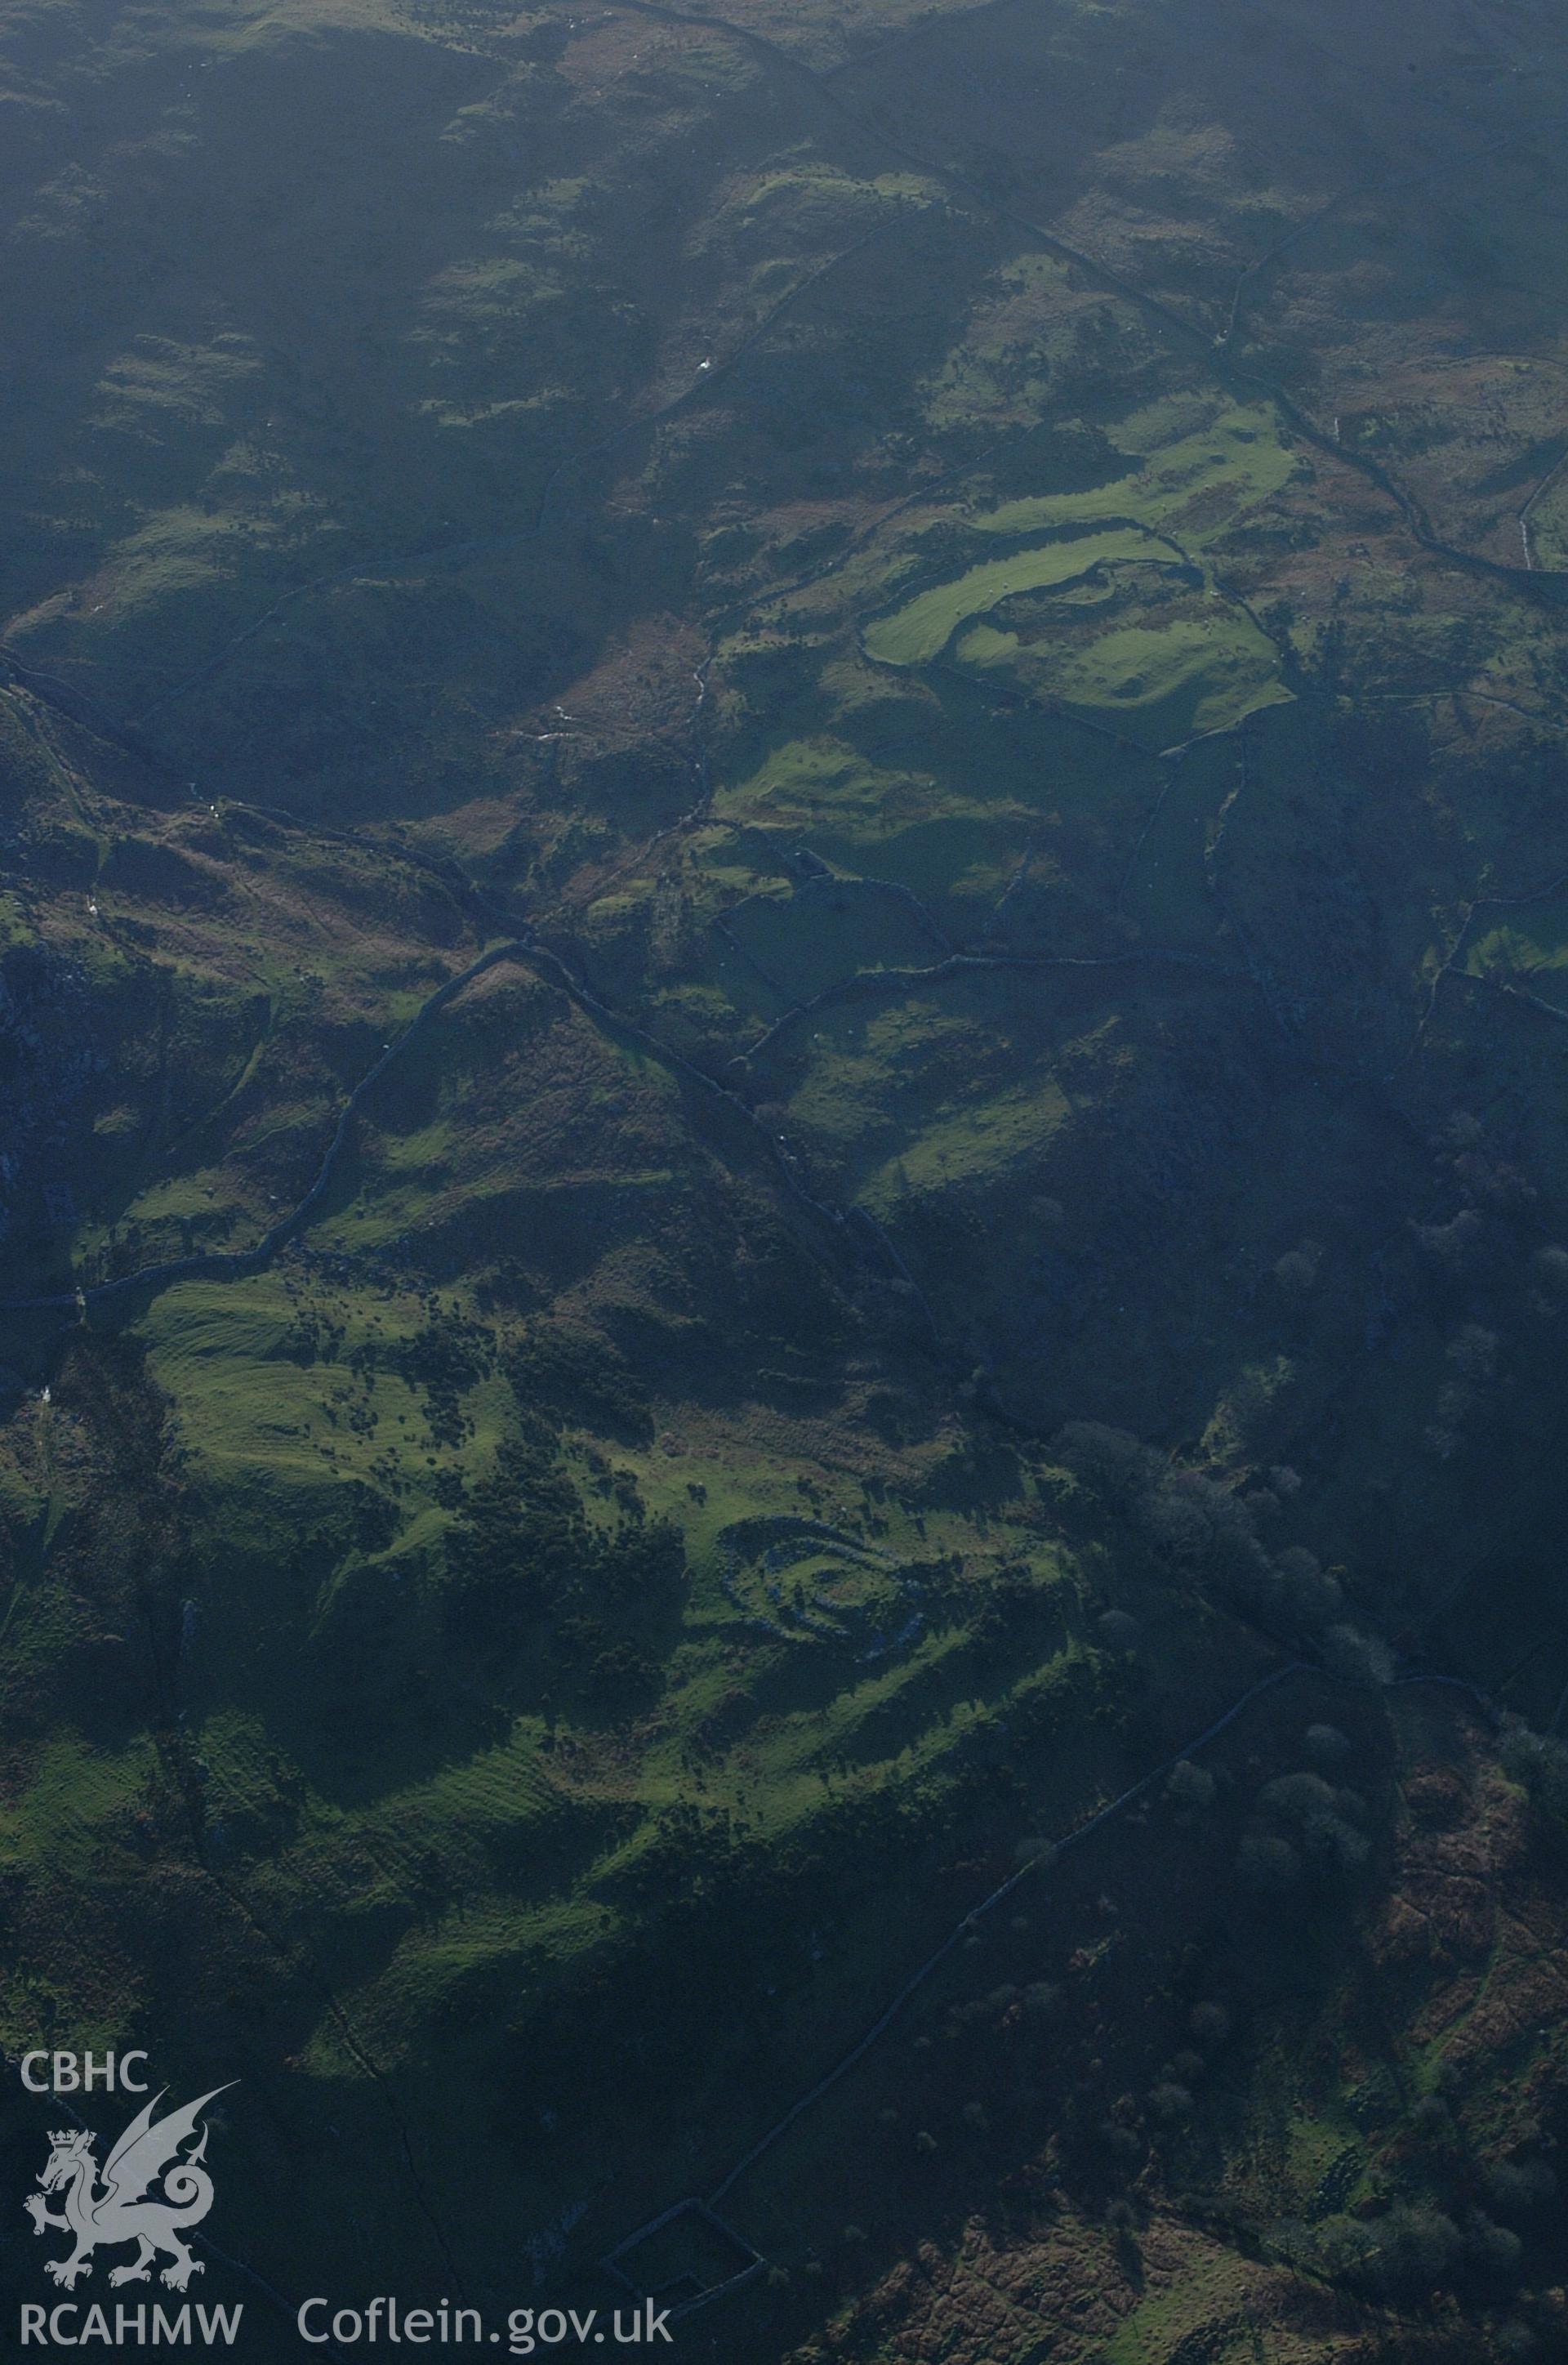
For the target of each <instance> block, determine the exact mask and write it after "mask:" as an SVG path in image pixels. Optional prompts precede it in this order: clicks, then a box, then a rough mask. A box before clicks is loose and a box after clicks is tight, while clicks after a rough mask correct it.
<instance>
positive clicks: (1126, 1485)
mask: <svg viewBox="0 0 1568 2365" xmlns="http://www.w3.org/2000/svg"><path fill="white" fill-rule="evenodd" d="M1056 1451H1057V1452H1058V1454H1059V1456H1060V1457H1061V1460H1062V1462H1063V1463H1064V1464H1065V1466H1066V1467H1067V1468H1068V1469H1069V1470H1070V1472H1071V1474H1073V1476H1074V1477H1075V1478H1076V1479H1077V1480H1078V1481H1079V1483H1080V1484H1081V1485H1082V1486H1083V1487H1085V1488H1086V1489H1087V1490H1088V1491H1089V1492H1090V1493H1091V1494H1092V1495H1093V1496H1095V1497H1097V1498H1098V1499H1099V1500H1100V1501H1101V1502H1103V1503H1105V1504H1106V1505H1108V1506H1111V1507H1114V1508H1117V1509H1118V1510H1120V1511H1121V1512H1122V1513H1123V1514H1124V1516H1125V1517H1126V1518H1127V1519H1129V1520H1130V1521H1131V1522H1132V1524H1133V1525H1134V1526H1135V1527H1136V1528H1137V1530H1138V1531H1139V1532H1140V1533H1141V1534H1142V1536H1143V1537H1144V1538H1145V1540H1146V1541H1148V1543H1149V1544H1150V1545H1151V1546H1152V1548H1153V1549H1154V1551H1155V1552H1156V1553H1157V1554H1158V1555H1159V1558H1160V1559H1161V1560H1162V1561H1163V1562H1164V1563H1165V1564H1167V1565H1168V1566H1169V1567H1170V1569H1172V1570H1173V1571H1175V1572H1177V1573H1179V1574H1180V1575H1183V1576H1184V1577H1186V1578H1187V1579H1188V1581H1189V1582H1191V1583H1193V1584H1194V1585H1197V1586H1202V1587H1203V1589H1204V1591H1206V1592H1210V1593H1212V1594H1213V1595H1214V1596H1215V1598H1216V1599H1218V1600H1220V1601H1223V1602H1225V1603H1226V1605H1227V1606H1228V1607H1229V1608H1233V1609H1236V1610H1238V1611H1239V1612H1240V1613H1241V1615H1242V1616H1244V1617H1248V1618H1251V1619H1254V1620H1257V1621H1258V1622H1259V1623H1260V1624H1262V1625H1266V1626H1268V1627H1270V1628H1271V1629H1272V1630H1274V1631H1280V1632H1283V1633H1286V1634H1289V1635H1290V1636H1292V1637H1293V1638H1294V1639H1297V1640H1303V1641H1310V1642H1313V1643H1314V1644H1315V1645H1316V1647H1317V1648H1319V1649H1320V1650H1321V1651H1322V1653H1323V1654H1324V1656H1325V1658H1326V1659H1327V1662H1328V1664H1331V1665H1332V1666H1333V1667H1334V1669H1335V1672H1336V1673H1337V1674H1340V1675H1344V1676H1349V1677H1350V1679H1351V1680H1352V1681H1359V1682H1365V1683H1386V1682H1387V1681H1388V1680H1389V1678H1390V1676H1392V1674H1393V1661H1392V1659H1391V1657H1390V1656H1389V1654H1388V1653H1387V1652H1386V1651H1385V1650H1384V1649H1383V1646H1382V1645H1381V1644H1380V1643H1378V1642H1375V1641H1374V1640H1373V1639H1372V1637H1370V1636H1367V1635H1364V1634H1362V1633H1361V1632H1360V1631H1358V1629H1356V1628H1355V1627H1354V1626H1352V1625H1351V1624H1350V1623H1349V1622H1348V1621H1347V1620H1344V1618H1343V1617H1342V1616H1341V1614H1340V1613H1341V1611H1342V1609H1343V1607H1344V1601H1343V1595H1342V1593H1341V1589H1340V1586H1339V1582H1338V1578H1337V1577H1335V1576H1333V1575H1330V1574H1329V1572H1328V1571H1327V1570H1326V1569H1325V1568H1323V1567H1322V1565H1321V1564H1319V1562H1318V1561H1317V1559H1316V1556H1315V1555H1314V1554H1313V1553H1312V1552H1307V1551H1305V1549H1304V1548H1303V1547H1301V1546H1300V1545H1292V1546H1290V1547H1289V1548H1287V1549H1286V1550H1285V1551H1282V1552H1278V1553H1271V1552H1270V1551H1269V1550H1268V1549H1267V1547H1266V1546H1265V1544H1264V1543H1263V1541H1262V1539H1261V1537H1260V1534H1259V1531H1258V1522H1259V1518H1260V1514H1262V1513H1265V1512H1267V1511H1268V1510H1270V1509H1271V1508H1277V1507H1278V1502H1279V1499H1280V1498H1279V1496H1278V1495H1277V1494H1276V1493H1274V1492H1273V1491H1271V1489H1268V1488H1264V1489H1261V1490H1259V1492H1257V1493H1255V1494H1253V1495H1251V1496H1241V1495H1239V1494H1238V1493H1237V1491H1236V1490H1235V1489H1234V1488H1233V1487H1230V1486H1227V1485H1224V1484H1223V1483H1222V1482H1221V1481H1220V1480H1218V1479H1216V1478H1212V1477H1210V1476H1208V1475H1207V1474H1205V1473H1204V1472H1203V1471H1199V1470H1189V1469H1182V1468H1181V1467H1179V1466H1173V1465H1171V1464H1170V1463H1168V1462H1167V1461H1166V1460H1165V1458H1164V1456H1163V1455H1161V1454H1159V1453H1158V1452H1155V1450H1154V1448H1153V1447H1152V1446H1148V1445H1145V1444H1144V1443H1143V1442H1142V1440H1140V1439H1138V1438H1136V1437H1132V1436H1129V1435H1128V1434H1127V1432H1126V1430H1125V1429H1112V1428H1108V1427H1106V1426H1105V1425H1104V1424H1103V1422H1100V1421H1088V1420H1075V1421H1070V1422H1069V1423H1068V1424H1067V1426H1066V1428H1064V1429H1061V1430H1060V1431H1059V1432H1058V1437H1057V1440H1056ZM1289 1475H1290V1474H1282V1476H1284V1477H1286V1478H1287V1479H1288V1477H1289Z"/></svg>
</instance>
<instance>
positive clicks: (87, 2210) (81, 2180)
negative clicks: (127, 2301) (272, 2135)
mask: <svg viewBox="0 0 1568 2365" xmlns="http://www.w3.org/2000/svg"><path fill="white" fill-rule="evenodd" d="M228 2090H229V2089H228V2087H226V2086H215V2087H214V2088H213V2090H212V2092H211V2093H210V2094H204V2095H203V2096H202V2097H201V2099H200V2101H199V2102H187V2103H186V2105H185V2109H184V2110H183V2111H171V2112H170V2113H169V2114H168V2116H167V2117H166V2118H162V2119H160V2120H158V2121H157V2123H156V2124H154V2123H153V2119H152V2113H153V2112H154V2111H155V2110H156V2109H157V2107H158V2105H159V2103H160V2102H162V2099H163V2094H164V2093H167V2091H168V2088H167V2087H164V2089H163V2090H162V2093H157V2094H154V2096H153V2097H152V2100H151V2102H149V2103H147V2104H146V2106H145V2107H144V2108H143V2109H142V2110H140V2111H139V2112H138V2113H137V2114H136V2116H135V2118H134V2119H132V2121H131V2123H130V2124H129V2126H128V2127H127V2129H126V2131H125V2133H124V2134H123V2135H121V2137H120V2139H119V2141H118V2143H117V2144H116V2146H115V2147H114V2149H113V2151H112V2152H110V2154H109V2156H108V2158H107V2160H106V2162H105V2165H104V2170H103V2186H102V2189H101V2190H100V2189H99V2186H98V2163H97V2161H96V2160H95V2158H93V2146H94V2145H95V2143H96V2141H97V2137H96V2135H93V2134H91V2133H89V2131H88V2130H87V2129H86V2128H85V2127H66V2128H64V2129H63V2130H62V2131H61V2132H59V2133H51V2134H50V2139H49V2140H50V2146H51V2149H50V2155H49V2161H48V2165H47V2166H46V2167H45V2169H44V2171H43V2173H42V2175H41V2176H40V2177H39V2186H40V2188H41V2191H39V2192H29V2193H28V2197H27V2199H26V2201H25V2202H23V2203H22V2206H23V2207H24V2208H25V2209H26V2211H27V2213H28V2216H29V2217H30V2218H31V2219H32V2221H33V2231H34V2233H35V2234H44V2233H61V2234H71V2235H73V2236H75V2241H76V2247H75V2249H74V2250H73V2252H72V2254H71V2256H70V2257H69V2258H68V2259H49V2260H48V2261H47V2264H46V2266H45V2272H46V2273H47V2274H50V2275H52V2276H53V2278H54V2280H55V2281H56V2282H57V2283H63V2284H64V2286H65V2288H66V2290H67V2291H71V2290H73V2289H74V2287H75V2283H76V2280H77V2277H78V2276H79V2275H90V2274H91V2273H92V2271H93V2252H94V2251H95V2249H97V2248H98V2247H100V2245H102V2246H103V2247H106V2248H109V2249H113V2248H114V2247H116V2245H117V2244H118V2243H120V2242H135V2243H137V2244H138V2245H139V2246H140V2247H139V2248H138V2250H137V2254H136V2257H135V2258H134V2259H132V2261H131V2263H130V2265H129V2266H128V2267H116V2268H115V2269H114V2270H113V2271H112V2273H111V2274H110V2276H109V2281H110V2282H111V2283H144V2282H147V2281H150V2280H151V2268H152V2261H153V2259H154V2258H155V2257H156V2256H157V2255H158V2253H159V2252H160V2251H162V2252H163V2253H165V2254H166V2255H167V2257H168V2258H170V2259H172V2260H173V2261H174V2263H173V2265H171V2266H167V2267H165V2268H164V2269H163V2271H162V2281H164V2282H166V2283H167V2284H169V2285H170V2287H171V2288H172V2289H173V2290H174V2291H184V2290H185V2285H186V2284H187V2283H188V2282H189V2281H190V2279H191V2277H192V2276H193V2275H199V2274H200V2273H201V2272H202V2271H203V2270H202V2263H201V2260H200V2259H193V2258H192V2256H191V2254H190V2252H189V2250H188V2249H187V2248H186V2247H185V2243H184V2242H182V2241H181V2239H180V2236H181V2234H182V2233H184V2232H185V2231H186V2230H187V2228H189V2227H190V2226H192V2225H200V2223H201V2221H202V2219H203V2218H204V2217H205V2216H206V2215H207V2211H208V2210H209V2209H210V2208H211V2206H212V2179H211V2177H210V2176H208V2174H207V2170H206V2169H205V2168H203V2167H202V2165H201V2163H202V2161H203V2159H204V2158H206V2156H207V2129H206V2127H205V2126H204V2127H203V2128H202V2130H201V2141H200V2142H199V2143H198V2144H197V2145H196V2149H195V2150H194V2151H192V2152H189V2153H187V2154H186V2156H185V2158H184V2159H182V2158H180V2157H179V2149H180V2146H181V2145H182V2144H183V2143H184V2142H185V2140H186V2138H187V2137H188V2136H190V2135H195V2133H196V2124H197V2122H198V2120H199V2119H200V2117H201V2113H203V2111H205V2110H206V2108H207V2104H208V2103H209V2102H213V2101H215V2100H216V2098H217V2097H218V2095H219V2094H224V2093H227V2092H228ZM160 2177H162V2180H163V2190H162V2194H161V2195H159V2197H158V2198H156V2199H153V2200H149V2199H148V2198H147V2195H148V2194H149V2192H150V2191H151V2188H152V2187H153V2185H155V2184H156V2183H157V2182H158V2180H159V2178H160ZM62 2186H63V2187H64V2191H65V2205H64V2211H63V2214H62V2215H60V2216H58V2217H56V2216H52V2215H51V2214H50V2211H49V2210H48V2209H47V2208H46V2207H45V2205H44V2202H43V2199H42V2193H44V2192H56V2191H60V2189H61V2187H62Z"/></svg>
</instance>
